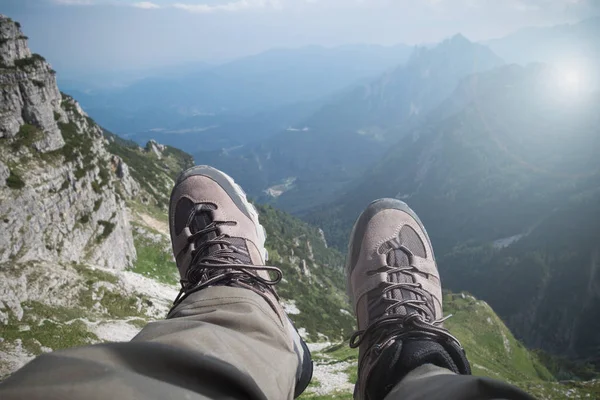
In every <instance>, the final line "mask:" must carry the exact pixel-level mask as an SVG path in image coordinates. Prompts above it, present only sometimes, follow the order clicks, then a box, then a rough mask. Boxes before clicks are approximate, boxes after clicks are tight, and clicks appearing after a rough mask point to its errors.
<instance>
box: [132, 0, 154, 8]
mask: <svg viewBox="0 0 600 400" xmlns="http://www.w3.org/2000/svg"><path fill="white" fill-rule="evenodd" d="M132 6H133V7H135V8H143V9H144V10H153V9H157V8H160V6H159V5H158V4H154V3H151V2H149V1H142V2H139V3H133V4H132Z"/></svg>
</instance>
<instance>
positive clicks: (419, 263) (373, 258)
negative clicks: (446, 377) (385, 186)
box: [346, 199, 470, 400]
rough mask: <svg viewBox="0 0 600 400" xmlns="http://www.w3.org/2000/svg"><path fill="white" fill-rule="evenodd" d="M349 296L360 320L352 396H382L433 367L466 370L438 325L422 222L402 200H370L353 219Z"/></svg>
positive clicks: (431, 260) (436, 285)
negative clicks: (413, 374)
mask: <svg viewBox="0 0 600 400" xmlns="http://www.w3.org/2000/svg"><path fill="white" fill-rule="evenodd" d="M346 273H347V277H348V295H349V297H350V299H351V303H352V305H353V306H354V310H355V312H356V317H357V320H358V331H357V332H355V333H354V335H353V336H352V338H351V340H350V346H351V347H360V350H359V371H358V383H357V385H356V388H355V398H356V399H370V400H377V399H380V398H381V399H382V398H383V397H385V395H387V393H388V392H389V391H390V390H391V389H392V388H393V387H394V386H395V384H396V383H398V382H399V381H400V380H401V379H402V378H403V377H404V376H405V375H406V374H407V373H408V372H410V371H411V370H412V369H414V368H416V367H418V366H420V365H423V364H427V363H430V364H436V365H438V366H440V367H444V368H448V369H450V370H452V371H454V372H455V373H460V374H469V373H470V367H469V363H468V361H467V359H466V357H465V354H464V350H463V349H462V347H461V345H460V343H459V342H458V340H457V339H456V338H455V337H454V336H452V335H451V334H450V333H449V332H448V331H447V330H446V329H444V327H443V321H444V320H445V318H443V316H442V286H441V282H440V276H439V273H438V269H437V266H436V262H435V257H434V254H433V248H432V246H431V242H430V240H429V237H428V236H427V232H426V231H425V228H424V227H423V224H422V223H421V221H420V220H419V218H418V217H417V215H416V214H415V213H414V211H412V210H411V209H410V208H409V207H408V206H407V205H406V204H405V203H403V202H401V201H399V200H395V199H382V200H377V201H375V202H373V203H371V204H370V205H369V206H368V207H367V209H366V210H365V211H364V212H363V213H362V215H361V216H360V217H359V218H358V220H357V221H356V224H355V225H354V228H353V230H352V234H351V237H350V243H349V246H348V255H347V258H346Z"/></svg>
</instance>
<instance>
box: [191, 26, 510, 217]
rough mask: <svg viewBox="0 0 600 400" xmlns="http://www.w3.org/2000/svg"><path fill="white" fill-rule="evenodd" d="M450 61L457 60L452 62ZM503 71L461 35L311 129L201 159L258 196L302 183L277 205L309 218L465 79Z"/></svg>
mask: <svg viewBox="0 0 600 400" xmlns="http://www.w3.org/2000/svg"><path fill="white" fill-rule="evenodd" d="M449 57H450V59H452V60H454V61H452V62H450V63H449V62H448V61H447V59H448V58H449ZM499 65H502V60H501V59H499V58H498V57H497V56H496V55H494V54H493V53H492V52H491V51H490V50H489V49H487V48H486V47H484V46H482V45H479V44H475V43H471V42H470V41H469V40H467V39H466V38H465V37H464V36H461V35H456V36H455V37H453V38H450V39H448V40H446V41H444V42H442V43H441V44H439V45H438V46H436V47H433V48H422V49H417V50H415V52H414V53H413V55H412V56H411V58H410V59H409V61H408V62H407V64H406V65H401V66H398V67H397V68H395V69H394V70H391V71H389V72H387V73H385V74H384V75H382V76H380V77H378V78H377V79H374V80H371V81H369V82H365V83H363V84H361V85H357V86H356V87H351V88H349V89H348V90H346V91H344V92H341V93H340V94H339V95H337V96H336V97H335V98H334V99H332V100H331V101H330V102H329V103H327V104H325V105H324V106H323V107H321V108H320V109H318V110H317V111H316V112H315V113H314V114H313V115H312V116H309V117H308V118H306V119H305V120H303V121H301V122H299V123H298V127H300V128H304V127H306V129H305V130H304V129H300V130H296V131H289V130H288V131H284V132H281V133H279V134H277V135H274V136H272V137H271V138H268V139H266V140H263V141H261V142H259V143H257V144H254V145H246V146H242V147H240V148H236V149H233V150H231V151H229V150H227V151H220V152H211V153H206V152H204V153H196V154H195V155H194V156H195V158H196V160H197V161H198V162H202V163H209V164H214V165H216V166H218V167H219V168H221V169H223V170H224V171H227V172H229V173H231V174H233V175H236V176H239V177H240V178H239V179H240V181H241V182H242V183H243V184H244V186H245V187H247V188H248V190H249V192H250V193H251V194H252V195H253V196H256V197H259V196H263V194H262V191H264V190H265V189H267V188H268V187H270V186H273V185H278V184H280V183H281V182H282V181H285V180H288V179H295V184H294V185H293V187H292V188H291V189H290V190H288V191H286V192H284V193H283V194H282V195H281V196H279V197H278V198H277V199H276V200H275V202H276V204H277V205H278V206H279V207H281V208H283V209H285V210H288V211H291V212H302V211H306V210H307V209H309V208H311V207H312V206H315V205H318V204H322V203H323V202H325V201H326V200H327V199H328V198H331V196H333V195H334V194H335V192H336V191H337V190H339V189H341V188H342V187H343V186H344V185H345V184H347V183H348V182H351V181H352V180H353V179H356V178H358V177H359V176H360V175H361V174H362V173H363V172H364V171H365V169H366V168H367V167H368V166H369V165H370V164H371V163H372V162H374V161H375V160H377V158H378V157H380V156H381V155H383V154H384V153H385V151H386V149H387V148H388V147H389V146H390V144H393V143H395V142H396V141H398V140H400V139H401V138H402V137H403V136H404V135H405V134H407V132H409V129H410V127H411V126H415V125H417V124H418V123H419V122H420V121H421V119H422V118H423V117H425V116H427V115H428V111H430V110H431V109H433V108H435V107H437V106H438V105H439V104H440V103H441V102H442V101H444V100H445V99H446V98H447V97H448V96H449V95H450V94H451V93H452V91H453V90H454V89H455V88H456V87H457V86H458V85H459V83H460V81H461V80H462V79H464V78H466V77H467V76H469V75H471V74H474V73H477V72H481V71H486V70H489V69H492V68H494V67H497V66H499ZM259 198H260V197H259ZM265 200H268V199H265ZM271 200H272V199H271Z"/></svg>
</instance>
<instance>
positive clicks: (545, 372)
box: [303, 292, 600, 400]
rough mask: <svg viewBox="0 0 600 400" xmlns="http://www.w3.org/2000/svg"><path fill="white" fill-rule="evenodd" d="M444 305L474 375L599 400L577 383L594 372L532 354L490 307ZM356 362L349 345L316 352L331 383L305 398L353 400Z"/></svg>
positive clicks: (450, 301) (595, 387)
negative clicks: (579, 376)
mask: <svg viewBox="0 0 600 400" xmlns="http://www.w3.org/2000/svg"><path fill="white" fill-rule="evenodd" d="M443 301H444V311H445V312H446V313H448V314H452V315H453V317H452V318H450V319H448V320H447V322H446V323H445V324H446V326H447V327H448V329H449V330H450V332H451V333H452V334H453V335H455V336H456V337H457V338H458V339H459V340H460V342H461V344H462V345H463V346H464V348H465V350H466V352H467V355H468V357H469V359H470V360H471V367H472V369H473V373H474V374H475V375H481V376H488V377H491V378H495V379H501V380H504V381H507V382H510V383H512V384H514V385H516V386H519V387H521V388H522V389H524V390H525V391H527V392H528V393H531V394H532V395H534V396H535V397H536V398H539V399H566V398H581V399H586V398H592V399H595V398H598V396H599V395H600V381H598V380H590V381H587V382H582V381H579V380H574V376H577V374H579V375H583V376H588V379H593V378H594V377H595V376H597V375H596V373H595V372H593V370H589V369H587V368H589V367H585V366H584V367H577V366H576V365H573V364H571V363H569V362H566V361H565V360H562V359H556V358H552V357H549V356H548V355H547V354H543V353H540V352H531V351H528V350H527V349H526V348H525V347H523V345H522V344H521V343H520V342H519V341H518V340H516V339H515V337H514V336H513V335H512V333H511V332H510V330H509V329H508V328H507V327H506V326H505V325H504V323H503V322H502V320H501V319H500V318H498V316H497V315H496V314H495V313H494V311H493V310H492V309H491V308H490V306H489V305H488V304H487V303H486V302H485V301H482V300H478V299H476V298H475V297H473V296H471V295H469V294H468V293H460V294H454V293H449V292H446V293H444V300H443ZM357 358H358V351H357V350H354V349H350V348H348V346H347V344H346V343H342V344H334V345H332V346H330V347H327V346H325V347H322V348H318V350H317V351H313V359H314V360H316V365H315V373H316V374H319V375H320V372H321V371H327V372H328V374H329V375H328V380H324V381H316V382H314V381H313V383H312V384H311V386H310V387H309V390H311V391H312V393H310V394H308V395H305V396H303V398H304V397H305V398H307V399H320V400H329V399H343V400H352V398H353V396H352V389H353V384H354V383H355V382H356V378H357V368H356V362H357ZM544 363H545V364H546V365H548V367H546V365H544ZM588 374H590V375H588ZM557 376H559V377H560V378H559V379H560V381H558V382H557V381H556V377H557ZM334 379H335V380H340V381H342V382H344V384H341V385H339V386H336V387H335V388H332V385H330V383H329V382H330V381H331V380H334Z"/></svg>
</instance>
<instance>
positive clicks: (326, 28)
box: [0, 0, 600, 71]
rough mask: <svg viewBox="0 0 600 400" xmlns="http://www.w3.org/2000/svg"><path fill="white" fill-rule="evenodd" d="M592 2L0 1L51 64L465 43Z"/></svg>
mask: <svg viewBox="0 0 600 400" xmlns="http://www.w3.org/2000/svg"><path fill="white" fill-rule="evenodd" d="M598 10H600V0H152V1H138V0H0V13H3V14H7V15H8V16H10V17H12V18H13V19H15V20H18V21H20V22H21V24H22V25H23V29H24V31H25V34H26V35H28V36H29V37H30V45H31V47H32V48H33V50H34V51H36V52H38V53H41V54H43V55H44V56H46V58H48V59H49V61H50V62H51V63H52V64H53V65H54V67H55V68H56V69H58V70H68V71H77V70H88V71H102V70H107V69H109V70H121V69H135V68H146V67H154V66H160V65H167V64H178V63H184V62H190V61H199V60H207V61H218V60H225V59H231V58H234V57H239V56H243V55H248V54H253V53H257V52H260V51H263V50H266V49H269V48H273V47H298V46H303V45H308V44H320V45H325V46H333V45H341V44H351V43H377V44H384V45H391V44H396V43H408V44H418V43H427V42H435V41H438V40H440V39H443V38H445V37H447V36H450V35H452V34H455V33H457V32H461V33H463V34H464V35H466V36H467V37H469V38H470V39H472V40H484V39H488V38H493V37H498V36H502V35H505V34H507V33H509V32H512V31H514V30H517V29H519V28H521V27H524V26H537V25H551V24H558V23H564V22H572V21H576V20H579V19H583V18H586V17H590V16H593V15H598Z"/></svg>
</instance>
